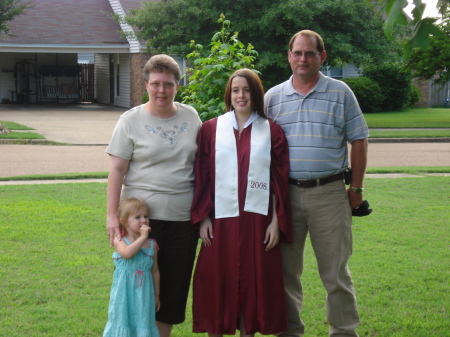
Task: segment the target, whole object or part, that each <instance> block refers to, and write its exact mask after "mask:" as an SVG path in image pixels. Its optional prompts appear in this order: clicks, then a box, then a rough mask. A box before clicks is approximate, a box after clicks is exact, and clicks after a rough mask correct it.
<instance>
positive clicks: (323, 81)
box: [265, 30, 369, 337]
mask: <svg viewBox="0 0 450 337" xmlns="http://www.w3.org/2000/svg"><path fill="white" fill-rule="evenodd" d="M326 56H327V53H326V51H325V46H324V43H323V40H322V38H321V36H320V35H319V34H317V33H315V32H313V31H309V30H303V31H300V32H298V33H297V34H295V35H294V36H293V37H292V38H291V41H290V43H289V51H288V60H289V64H290V65H291V68H292V76H291V77H290V78H289V80H287V81H286V82H283V83H281V84H279V85H277V86H275V87H273V88H271V89H270V90H269V91H268V92H267V93H266V95H265V108H266V109H267V114H268V116H269V117H270V118H271V119H273V120H274V121H275V122H276V123H278V124H279V125H280V126H281V127H282V128H283V130H284V132H285V134H286V138H287V140H288V144H289V155H290V172H289V182H290V184H291V185H290V189H289V193H290V198H291V204H292V216H293V226H294V228H293V233H294V243H292V244H283V245H282V253H283V269H284V282H285V294H286V301H287V311H288V320H289V322H288V323H289V331H288V332H285V333H282V334H280V335H279V336H283V337H285V336H295V337H298V336H303V334H304V330H305V326H304V323H303V321H302V320H301V318H300V311H301V307H302V299H303V293H302V285H301V281H300V275H301V273H302V269H303V252H304V247H305V241H306V236H307V234H308V232H309V236H310V239H311V243H312V246H313V249H314V253H315V256H316V259H317V265H318V269H319V274H320V277H321V279H322V282H323V285H324V286H325V288H326V291H327V300H326V301H327V319H328V321H329V323H330V330H329V335H330V336H333V337H337V336H358V334H357V333H356V331H355V328H356V327H357V326H358V325H359V314H358V308H357V305H356V297H355V292H354V288H353V281H352V278H351V275H350V270H349V268H348V265H347V262H348V260H349V258H350V256H351V253H352V229H351V226H352V209H357V208H358V207H359V206H360V205H361V204H362V201H363V196H362V191H363V179H364V173H365V169H366V163H367V146H368V141H367V138H368V136H369V132H368V128H367V124H366V122H365V120H364V117H363V114H362V112H361V109H360V108H359V105H358V102H357V100H356V98H355V95H354V94H353V92H352V91H351V89H350V88H349V87H348V86H347V85H346V84H345V83H343V82H341V81H338V80H335V79H332V78H330V77H327V76H324V75H323V74H322V73H321V72H320V67H321V66H322V63H323V62H324V61H325V58H326ZM347 143H350V144H351V151H350V165H349V158H348V157H349V156H348V151H347V149H348V147H347ZM349 166H350V167H351V170H352V181H351V185H350V187H349V188H348V189H346V187H345V184H344V177H343V172H344V171H345V170H346V169H347V168H348V167H349Z"/></svg>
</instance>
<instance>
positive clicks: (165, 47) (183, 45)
mask: <svg viewBox="0 0 450 337" xmlns="http://www.w3.org/2000/svg"><path fill="white" fill-rule="evenodd" d="M221 13H223V14H224V15H225V16H226V17H227V18H230V19H231V20H232V21H233V28H234V29H235V30H236V31H239V37H240V38H241V39H242V40H243V41H248V42H251V43H252V44H253V45H254V46H255V49H256V50H258V53H259V57H258V60H257V68H258V69H259V70H260V71H261V73H262V77H263V79H264V82H265V86H266V87H268V86H272V85H274V84H278V83H280V82H281V81H284V80H285V79H286V78H287V77H288V76H289V75H290V74H291V71H290V69H289V65H288V62H287V49H288V43H289V39H290V37H291V36H292V35H293V34H294V33H296V32H298V31H300V30H302V29H311V30H314V31H317V32H318V33H320V34H321V35H322V36H323V37H324V39H325V44H326V49H327V53H328V57H327V61H326V62H327V64H326V65H330V66H341V65H342V64H344V63H353V64H355V65H357V66H364V65H366V64H370V63H374V62H380V63H381V62H383V61H385V60H387V59H392V58H393V57H395V55H393V54H392V52H391V51H392V50H391V49H390V48H391V46H392V45H394V43H393V42H391V41H389V40H388V39H387V38H386V36H385V35H384V33H383V29H382V27H383V20H382V18H381V17H379V16H377V15H376V8H375V7H374V6H373V5H372V3H370V2H367V1H366V0H334V1H329V0H258V1H254V0H240V1H235V0H233V1H232V0H166V1H161V2H143V5H142V7H141V9H138V10H133V11H130V14H129V15H128V16H127V17H126V18H124V20H125V21H126V22H127V23H129V24H131V25H133V26H135V27H138V28H139V30H140V33H139V35H138V37H139V38H141V39H144V40H146V41H147V43H148V47H149V48H150V50H153V51H158V52H165V53H174V54H178V55H180V56H184V55H186V54H187V53H188V51H190V46H189V41H190V40H195V41H196V42H197V43H199V44H202V45H206V44H207V43H209V40H210V36H211V33H212V31H213V30H214V26H215V21H216V19H217V18H218V17H219V15H220V14H221Z"/></svg>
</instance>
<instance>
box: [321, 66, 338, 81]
mask: <svg viewBox="0 0 450 337" xmlns="http://www.w3.org/2000/svg"><path fill="white" fill-rule="evenodd" d="M320 70H321V71H322V73H323V74H324V75H326V76H330V77H333V78H342V68H335V67H329V66H327V67H323V68H321V69H320Z"/></svg>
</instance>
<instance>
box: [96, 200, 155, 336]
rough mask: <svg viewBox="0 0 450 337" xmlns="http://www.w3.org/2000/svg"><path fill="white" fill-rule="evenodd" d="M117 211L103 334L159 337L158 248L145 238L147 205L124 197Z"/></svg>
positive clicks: (146, 236)
mask: <svg viewBox="0 0 450 337" xmlns="http://www.w3.org/2000/svg"><path fill="white" fill-rule="evenodd" d="M117 214H118V217H119V220H120V227H121V228H120V229H121V231H122V232H123V234H122V235H123V239H122V240H120V238H117V237H116V238H115V239H114V248H115V249H116V251H115V252H114V253H113V255H112V258H113V260H114V266H115V270H114V278H113V284H112V288H111V298H110V302H109V308H108V323H107V324H106V327H105V331H104V332H103V336H104V337H105V336H108V337H118V336H130V337H131V336H140V337H144V336H145V337H159V333H158V329H157V327H156V324H155V311H158V310H159V307H160V303H159V269H158V259H157V251H158V247H157V245H156V242H155V241H154V240H152V239H149V238H148V234H149V233H150V231H151V229H150V227H149V208H148V206H147V205H146V204H145V203H144V202H143V201H142V200H139V199H136V198H128V199H123V200H122V201H121V202H120V204H119V208H118V210H117ZM155 248H156V249H155Z"/></svg>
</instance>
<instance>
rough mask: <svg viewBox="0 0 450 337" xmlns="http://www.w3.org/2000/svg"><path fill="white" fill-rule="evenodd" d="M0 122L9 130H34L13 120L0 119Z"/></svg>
mask: <svg viewBox="0 0 450 337" xmlns="http://www.w3.org/2000/svg"><path fill="white" fill-rule="evenodd" d="M0 124H3V125H4V126H6V128H8V129H9V130H34V129H32V128H29V127H28V126H25V125H22V124H19V123H15V122H8V121H0Z"/></svg>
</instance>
